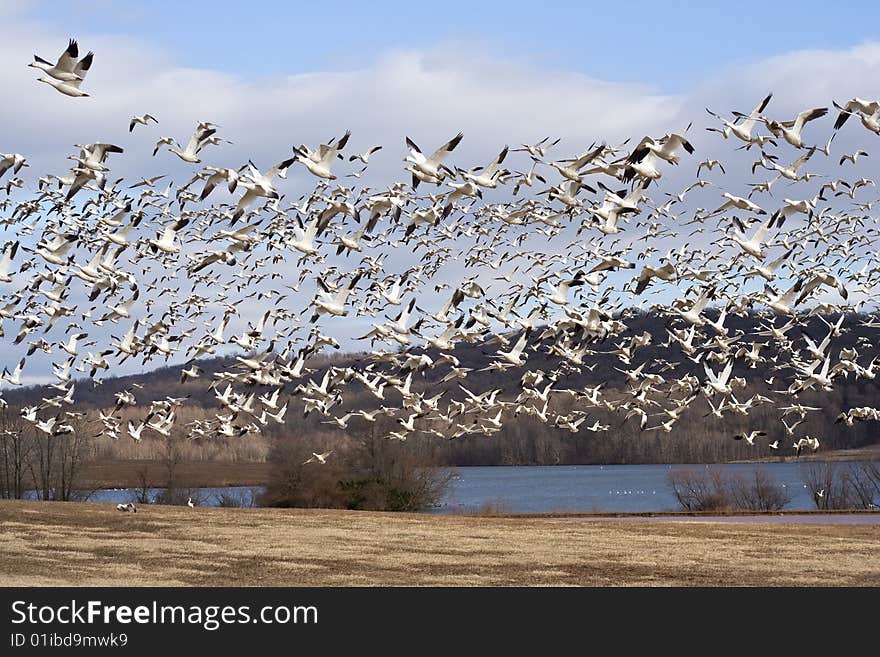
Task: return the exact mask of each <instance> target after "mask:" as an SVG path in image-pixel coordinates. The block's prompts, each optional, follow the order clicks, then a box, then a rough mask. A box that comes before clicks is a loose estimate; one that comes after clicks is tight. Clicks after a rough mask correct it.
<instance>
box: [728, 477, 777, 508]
mask: <svg viewBox="0 0 880 657" xmlns="http://www.w3.org/2000/svg"><path fill="white" fill-rule="evenodd" d="M725 488H726V490H727V493H728V496H729V497H730V500H731V502H732V504H733V506H734V508H736V509H742V510H748V511H779V510H780V509H783V508H785V506H786V505H787V504H788V503H789V502H791V495H789V493H788V491H787V490H786V489H785V488H784V487H783V486H781V485H780V484H777V483H776V482H775V481H773V478H772V477H771V476H770V475H769V474H767V471H766V470H765V469H764V468H755V469H754V470H752V471H751V472H750V473H749V474H735V475H731V476H730V477H729V478H728V479H727V482H726V486H725Z"/></svg>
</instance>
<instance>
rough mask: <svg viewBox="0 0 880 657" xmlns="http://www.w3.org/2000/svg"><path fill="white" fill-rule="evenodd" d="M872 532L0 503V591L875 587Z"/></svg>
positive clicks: (877, 542) (877, 544)
mask: <svg viewBox="0 0 880 657" xmlns="http://www.w3.org/2000/svg"><path fill="white" fill-rule="evenodd" d="M878 557H880V527H878V526H815V525H757V524H751V525H750V524H720V523H710V522H706V523H703V522H690V523H677V522H651V521H644V522H642V521H628V522H599V521H592V522H582V521H577V520H571V519H537V518H487V517H467V516H429V515H414V514H386V513H368V512H347V511H320V510H308V511H306V510H281V509H209V508H195V509H190V508H187V507H161V506H151V507H145V508H142V510H141V511H140V512H139V513H136V514H130V513H120V512H118V511H116V510H115V508H114V507H113V506H112V505H109V504H77V503H58V502H55V503H44V502H8V501H3V502H0V584H3V585H8V586H37V585H59V586H60V585H81V586H89V585H125V586H163V585H167V586H174V585H182V586H220V585H227V586H268V585H276V586H362V585H382V586H384V585H392V586H394V585H398V586H399V585H402V586H449V585H464V586H469V585H476V586H479V585H524V586H531V585H588V586H593V585H600V586H615V585H651V586H654V585H661V586H662V585H678V586H729V585H744V586H752V585H756V586H762V585H770V586H788V585H808V586H812V585H820V586H878V585H880V558H878Z"/></svg>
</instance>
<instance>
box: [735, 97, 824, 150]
mask: <svg viewBox="0 0 880 657" xmlns="http://www.w3.org/2000/svg"><path fill="white" fill-rule="evenodd" d="M734 114H736V112H734ZM826 114H828V108H827V107H816V108H814V109H808V110H804V111H803V112H800V113H799V114H798V115H797V116H796V117H795V118H794V119H793V120H791V121H771V120H770V119H767V118H765V117H763V116H761V117H758V118H757V120H759V121H761V122H763V123H764V124H765V125H766V126H767V129H768V130H769V131H770V132H772V133H773V134H774V135H776V136H777V137H782V138H783V139H785V141H787V142H788V143H789V144H791V145H792V146H794V147H795V148H804V140H803V137H802V136H801V133H802V132H803V129H804V126H805V125H806V124H807V123H809V122H810V121H814V120H816V119H819V118H822V117H823V116H825V115H826ZM738 116H740V117H741V118H747V117H745V116H743V115H742V114H739V115H738Z"/></svg>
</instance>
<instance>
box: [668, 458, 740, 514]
mask: <svg viewBox="0 0 880 657" xmlns="http://www.w3.org/2000/svg"><path fill="white" fill-rule="evenodd" d="M666 479H667V481H668V482H669V485H670V486H671V487H672V493H673V494H674V495H675V499H676V500H678V503H679V505H680V506H681V508H682V509H684V510H685V511H724V510H726V509H728V508H730V506H731V504H730V500H729V499H728V495H727V492H726V491H725V486H724V476H723V474H722V472H721V470H719V469H718V468H706V469H704V470H693V469H679V470H670V472H669V474H668V475H666Z"/></svg>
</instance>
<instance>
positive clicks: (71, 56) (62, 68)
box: [28, 39, 82, 82]
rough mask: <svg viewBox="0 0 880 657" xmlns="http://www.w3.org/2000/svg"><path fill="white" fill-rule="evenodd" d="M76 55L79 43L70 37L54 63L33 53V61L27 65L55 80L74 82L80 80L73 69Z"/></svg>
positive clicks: (77, 55) (77, 54)
mask: <svg viewBox="0 0 880 657" xmlns="http://www.w3.org/2000/svg"><path fill="white" fill-rule="evenodd" d="M77 57H79V45H78V44H77V42H76V40H75V39H70V40H69V41H68V43H67V48H66V49H65V50H64V52H63V53H61V55H60V56H59V57H58V60H57V61H56V62H55V63H54V64H53V63H52V62H49V61H46V60H45V59H43V58H42V57H40V56H39V55H34V61H32V62H31V63H30V64H28V66H30V67H31V68H37V69H40V70H41V71H43V72H44V73H48V74H49V75H50V76H51V77H53V78H55V79H56V80H60V81H62V82H74V81H77V80H82V78H81V77H80V76H79V75H78V74H77V73H76V72H75V70H74V69H75V68H76V63H77V62H76V59H77Z"/></svg>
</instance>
